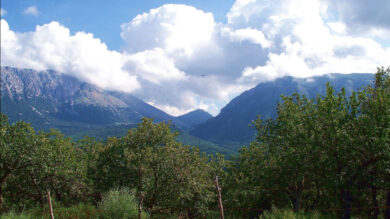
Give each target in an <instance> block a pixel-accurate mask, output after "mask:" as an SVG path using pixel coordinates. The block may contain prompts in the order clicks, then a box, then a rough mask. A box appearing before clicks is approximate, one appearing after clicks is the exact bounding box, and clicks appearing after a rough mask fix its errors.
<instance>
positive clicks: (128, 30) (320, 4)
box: [1, 0, 390, 115]
mask: <svg viewBox="0 0 390 219" xmlns="http://www.w3.org/2000/svg"><path fill="white" fill-rule="evenodd" d="M376 1H378V3H377V5H380V4H381V3H382V4H383V5H384V8H386V7H389V3H387V1H386V0H382V1H379V0H376ZM364 4H365V3H358V2H352V1H348V0H342V1H333V0H274V1H270V0H237V1H236V2H235V3H234V5H233V6H232V8H231V9H230V11H229V12H228V14H227V18H228V22H227V23H219V22H216V21H215V20H214V17H213V14H212V13H209V12H204V11H202V10H198V9H196V8H194V7H192V6H187V5H176V4H166V5H163V6H161V7H159V8H156V9H152V10H150V11H149V12H145V13H143V14H140V15H138V16H136V17H134V18H133V19H131V20H130V21H129V22H127V23H124V24H122V25H121V29H122V32H121V37H122V39H123V41H124V45H123V50H122V51H120V52H118V51H111V50H109V49H108V48H107V46H106V45H105V44H104V43H103V42H101V41H100V40H99V39H97V38H95V37H94V36H93V35H92V34H90V33H85V32H78V33H76V34H74V35H71V34H70V32H69V29H68V28H66V27H64V26H62V25H61V24H59V23H57V22H51V23H49V24H45V25H42V26H37V27H36V29H35V31H32V32H26V33H16V32H14V31H12V30H11V29H10V28H9V26H8V24H7V22H6V21H5V20H2V21H1V32H2V35H1V43H2V47H1V55H2V63H1V64H2V65H10V66H16V67H27V68H34V69H39V70H42V69H48V68H50V69H54V70H57V71H60V72H64V73H66V74H70V75H73V76H76V77H78V78H79V79H81V80H84V81H87V82H90V83H94V84H96V85H98V86H100V87H102V88H105V89H111V90H121V91H126V92H132V93H133V94H135V95H136V96H138V97H140V98H141V99H143V100H145V101H146V102H148V103H150V104H152V105H154V106H156V107H159V108H161V109H163V110H165V111H167V112H168V113H170V114H173V115H179V114H182V113H185V112H188V111H189V110H193V109H196V108H202V109H205V110H207V111H209V112H211V113H213V114H217V113H218V112H219V110H220V108H221V107H222V106H223V105H224V104H226V103H227V102H228V101H229V100H230V99H231V98H233V97H234V96H235V95H237V94H239V93H241V92H242V91H244V90H246V89H249V88H251V87H253V86H255V85H256V84H258V83H259V82H263V81H268V80H273V79H275V78H278V77H282V76H286V75H292V76H296V77H311V76H313V75H320V74H325V73H336V72H337V73H352V72H363V73H366V72H375V68H376V67H377V66H382V65H384V66H387V65H389V60H390V48H389V47H386V46H384V45H382V44H381V43H380V42H379V41H376V40H375V38H374V37H375V36H379V35H380V34H378V33H386V32H387V31H390V24H389V23H388V22H387V21H389V20H390V19H388V18H390V17H389V13H387V11H388V10H385V9H384V8H373V9H370V8H368V9H367V11H368V12H366V11H365V12H366V14H364V13H359V12H361V11H362V10H363V9H364V8H365V7H366V6H365V5H364ZM345 5H347V6H348V5H349V6H351V5H352V6H353V7H346V6H345ZM367 7H369V6H367ZM370 7H372V6H370ZM378 10H379V11H380V12H379V13H378V12H377V11H378ZM382 11H383V13H382ZM351 14H358V16H355V17H352V18H351V16H350V15H351ZM370 14H372V16H374V17H370ZM359 16H360V17H359ZM368 17H370V19H368V20H367V19H365V18H368ZM359 26H364V27H365V28H360V27H359ZM365 30H370V31H371V33H367V31H365ZM372 33H377V34H376V35H375V34H372ZM382 36H383V34H382Z"/></svg>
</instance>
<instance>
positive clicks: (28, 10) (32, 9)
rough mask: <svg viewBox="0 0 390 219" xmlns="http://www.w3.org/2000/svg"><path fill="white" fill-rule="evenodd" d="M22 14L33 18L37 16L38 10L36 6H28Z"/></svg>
mask: <svg viewBox="0 0 390 219" xmlns="http://www.w3.org/2000/svg"><path fill="white" fill-rule="evenodd" d="M23 14H25V15H31V16H34V17H38V15H39V11H38V8H37V6H34V5H33V6H30V7H28V8H26V9H25V10H24V11H23Z"/></svg>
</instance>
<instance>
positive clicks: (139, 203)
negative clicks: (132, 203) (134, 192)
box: [138, 194, 144, 219]
mask: <svg viewBox="0 0 390 219" xmlns="http://www.w3.org/2000/svg"><path fill="white" fill-rule="evenodd" d="M143 200H144V196H143V195H142V194H141V195H140V196H139V200H138V219H141V218H142V202H143Z"/></svg>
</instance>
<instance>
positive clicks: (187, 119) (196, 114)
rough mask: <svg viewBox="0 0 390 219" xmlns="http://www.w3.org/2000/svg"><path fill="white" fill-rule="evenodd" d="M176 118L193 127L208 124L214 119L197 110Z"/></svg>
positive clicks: (206, 113)
mask: <svg viewBox="0 0 390 219" xmlns="http://www.w3.org/2000/svg"><path fill="white" fill-rule="evenodd" d="M176 118H177V119H178V120H179V121H182V122H183V123H185V124H187V125H189V126H191V127H192V126H194V125H198V124H200V123H203V122H206V121H207V120H208V119H210V118H213V116H212V115H211V114H210V113H208V112H206V111H204V110H201V109H197V110H194V111H191V112H189V113H186V114H184V115H181V116H179V117H176Z"/></svg>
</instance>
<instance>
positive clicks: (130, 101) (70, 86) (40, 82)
mask: <svg viewBox="0 0 390 219" xmlns="http://www.w3.org/2000/svg"><path fill="white" fill-rule="evenodd" d="M1 112H2V113H5V114H7V116H8V117H9V120H10V122H15V121H19V120H23V121H26V122H29V123H31V125H32V126H33V127H34V128H35V129H36V130H45V131H47V130H49V129H50V128H56V129H59V130H60V131H62V132H63V133H64V134H65V135H67V136H70V137H72V138H73V139H74V140H78V139H81V138H83V137H84V136H85V135H88V136H91V137H95V138H96V139H98V140H103V139H106V138H107V137H109V136H118V137H121V136H123V135H125V134H126V133H127V131H128V130H129V129H130V128H135V127H136V126H137V123H139V122H140V120H141V118H143V117H149V118H154V119H155V121H158V122H159V121H172V125H173V129H175V130H179V132H180V135H179V136H178V141H180V142H182V143H183V144H186V145H193V146H197V147H199V149H200V150H201V151H202V152H207V153H221V154H225V155H227V156H229V155H231V154H234V153H235V152H234V151H232V150H229V149H225V148H222V147H220V146H218V145H216V144H214V143H211V142H208V141H206V140H202V139H199V138H196V137H194V136H191V135H189V134H188V133H187V132H186V131H185V130H188V129H189V128H190V127H192V126H193V125H194V124H196V123H197V122H204V121H205V120H207V119H208V118H210V117H212V116H211V115H210V114H208V113H207V112H204V111H200V110H198V111H194V112H191V113H188V114H186V115H184V116H182V117H179V118H177V117H173V116H170V115H168V114H167V113H165V112H163V111H161V110H159V109H157V108H155V107H153V106H151V105H149V104H147V103H145V102H144V101H142V100H140V99H138V98H137V97H135V96H133V95H131V94H128V93H123V92H114V91H105V90H103V89H100V88H98V87H96V86H94V85H91V84H88V83H84V82H81V81H79V80H78V79H76V78H74V77H71V76H69V75H65V74H61V73H58V72H55V71H51V70H47V71H34V70H31V69H19V68H12V67H1Z"/></svg>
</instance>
